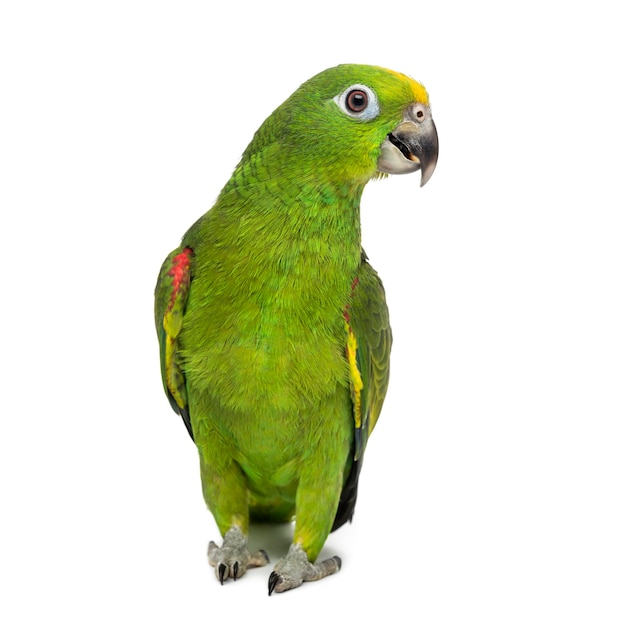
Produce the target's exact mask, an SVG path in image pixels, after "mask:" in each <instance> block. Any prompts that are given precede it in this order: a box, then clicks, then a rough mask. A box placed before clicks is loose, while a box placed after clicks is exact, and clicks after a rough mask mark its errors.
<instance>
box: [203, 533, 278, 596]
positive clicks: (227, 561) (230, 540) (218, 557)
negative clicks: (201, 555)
mask: <svg viewBox="0 0 626 621" xmlns="http://www.w3.org/2000/svg"><path fill="white" fill-rule="evenodd" d="M247 544H248V540H247V539H246V537H245V535H244V534H243V533H242V532H241V529H240V528H239V527H238V526H233V527H232V528H229V529H228V531H227V532H226V534H225V535H224V543H223V544H222V547H221V548H220V547H219V546H218V545H217V544H216V543H215V542H214V541H211V542H209V563H210V564H211V566H212V567H215V575H216V576H217V579H218V580H219V581H220V583H221V584H224V580H228V578H232V579H233V580H237V578H241V576H243V575H244V574H245V573H246V570H247V569H250V568H251V567H263V565H267V564H268V563H269V562H270V559H269V557H268V556H267V552H265V550H259V551H258V552H255V553H254V554H250V552H249V551H248V546H247Z"/></svg>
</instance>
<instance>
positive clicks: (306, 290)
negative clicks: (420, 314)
mask: <svg viewBox="0 0 626 621" xmlns="http://www.w3.org/2000/svg"><path fill="white" fill-rule="evenodd" d="M437 153H438V139H437V131H436V129H435V125H434V123H433V119H432V116H431V110H430V104H429V99H428V95H427V92H426V90H425V89H424V87H423V86H422V85H421V84H420V83H418V82H416V81H414V80H413V79H411V78H409V77H407V76H405V75H402V74H400V73H397V72H395V71H391V70H388V69H384V68H381V67H374V66H368V65H339V66H337V67H334V68H331V69H328V70H326V71H323V72H322V73H320V74H318V75H316V76H314V77H313V78H311V79H310V80H308V81H307V82H305V83H304V84H303V85H302V86H300V88H298V89H297V90H296V91H295V93H293V95H291V97H289V98H288V99H287V100H286V101H285V102H284V103H283V104H282V105H281V106H279V107H278V108H277V109H276V110H275V111H274V112H273V113H272V114H271V115H270V116H269V117H268V118H267V119H266V120H265V122H264V123H263V124H262V125H261V127H260V128H259V129H258V131H257V132H256V134H255V135H254V137H253V139H252V142H251V143H250V144H249V146H248V147H247V149H246V150H245V152H244V153H243V156H242V158H241V161H240V162H239V164H238V165H237V167H236V168H235V170H234V172H233V174H232V177H231V178H230V180H229V181H228V183H227V184H226V185H225V187H224V188H223V189H222V191H221V193H220V194H219V196H218V198H217V200H216V202H215V204H214V205H213V207H212V208H211V209H210V210H209V211H208V212H207V213H206V214H204V215H203V216H202V217H201V218H200V219H199V220H198V221H197V222H196V223H195V224H193V226H191V228H190V229H189V230H188V231H187V232H186V233H185V235H184V236H183V238H182V242H181V244H180V246H179V247H178V248H176V249H175V250H174V251H173V252H171V253H170V254H169V255H168V257H167V258H166V259H165V262H164V263H163V266H162V267H161V272H160V274H159V278H158V282H157V286H156V291H155V318H156V328H157V333H158V337H159V344H160V355H161V373H162V377H163V385H164V388H165V392H166V394H167V396H168V398H169V401H170V404H171V406H172V408H173V409H174V410H175V411H176V412H177V413H178V414H180V416H181V417H182V420H183V421H184V423H185V426H186V427H187V430H188V432H189V434H190V435H191V437H192V439H193V440H194V442H195V444H196V447H197V450H198V454H199V457H200V471H201V479H202V490H203V493H204V498H205V501H206V504H207V506H208V508H209V509H210V511H211V512H212V514H213V516H214V518H215V521H216V523H217V525H218V527H219V530H220V532H221V534H222V536H223V543H222V545H221V546H218V545H217V544H216V543H214V542H211V543H210V544H209V553H208V554H209V562H210V563H211V565H212V566H214V567H215V572H216V575H217V578H218V579H219V580H220V582H222V583H224V581H226V580H227V579H229V578H232V579H233V580H236V579H238V578H240V577H241V576H243V575H244V574H245V572H246V570H247V569H249V568H251V567H259V566H263V565H266V564H267V563H268V562H269V559H268V557H267V554H266V553H265V552H263V551H262V550H261V551H255V552H251V551H250V550H249V549H248V546H247V535H248V528H249V524H250V520H258V521H265V522H288V521H292V520H294V519H295V525H294V533H293V542H292V544H291V546H290V547H289V550H288V551H287V552H286V555H285V556H284V557H283V558H282V559H280V560H279V561H278V562H277V564H276V565H275V566H274V569H273V571H272V572H271V574H270V576H269V584H268V587H269V593H270V595H271V593H272V592H274V591H275V592H281V591H286V590H288V589H293V588H295V587H298V586H300V585H301V584H302V583H303V582H306V581H312V580H319V579H320V578H323V577H325V576H328V575H330V574H333V573H335V572H337V571H339V569H340V567H341V560H340V559H339V557H336V556H335V557H333V558H329V559H325V560H322V561H318V560H317V557H318V555H319V553H320V551H321V549H322V546H323V545H324V542H325V540H326V538H327V537H328V535H329V533H330V532H331V531H332V530H334V529H336V528H338V527H340V526H341V525H343V524H344V523H345V522H347V521H348V520H351V519H352V514H353V512H354V508H355V503H356V498H357V484H358V479H359V472H360V470H361V465H362V462H363V456H364V451H365V448H366V445H367V439H368V437H369V435H370V434H371V432H372V430H373V429H374V426H375V425H376V421H377V419H378V416H379V414H380V411H381V408H382V404H383V400H384V397H385V393H386V390H387V384H388V380H389V356H390V350H391V329H390V326H389V316H388V311H387V304H386V302H385V293H384V289H383V286H382V283H381V281H380V279H379V277H378V275H377V273H376V272H375V271H374V269H373V268H372V267H371V266H370V264H369V263H368V260H367V257H366V255H365V252H364V251H363V249H362V247H361V223H360V214H359V209H360V201H361V195H362V192H363V188H364V187H365V185H366V184H367V182H368V181H369V180H370V179H373V178H376V177H380V176H385V175H387V174H403V173H411V172H414V171H418V170H419V171H421V185H424V184H425V183H426V182H427V181H428V180H429V179H430V177H431V175H432V174H433V171H434V170H435V165H436V163H437Z"/></svg>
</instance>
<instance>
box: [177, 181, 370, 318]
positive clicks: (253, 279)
mask: <svg viewBox="0 0 626 621" xmlns="http://www.w3.org/2000/svg"><path fill="white" fill-rule="evenodd" d="M363 185H364V184H355V185H352V186H350V185H342V186H337V185H333V184H330V183H327V184H324V183H319V181H317V182H314V181H304V180H299V181H298V182H297V183H291V184H284V185H279V184H278V182H272V180H271V179H270V180H268V181H267V182H266V183H263V184H261V183H255V184H241V183H240V184H232V183H231V184H229V185H227V186H226V187H225V188H224V190H223V192H222V194H221V195H220V197H219V198H218V201H217V203H216V205H215V207H213V209H212V210H210V211H209V212H207V214H205V216H204V217H203V218H201V219H200V220H199V221H198V222H197V223H196V225H194V227H192V229H191V230H190V231H189V233H188V234H187V235H186V238H185V240H184V243H186V244H188V245H190V246H191V247H192V248H196V249H198V250H199V251H198V252H197V253H196V256H197V257H198V260H199V261H207V265H206V268H207V269H209V270H210V271H211V272H212V273H214V274H215V278H217V277H218V276H219V275H221V274H228V275H229V276H228V278H229V283H230V284H229V286H230V287H231V288H232V287H233V284H232V283H236V286H237V287H238V288H239V289H240V290H239V291H237V292H236V291H233V294H234V295H237V296H239V295H246V296H252V297H254V296H258V297H259V299H261V298H263V301H264V305H266V304H267V297H266V296H268V295H269V296H272V295H277V296H282V297H281V298H280V300H279V301H280V303H281V304H282V305H283V306H284V305H285V304H287V303H288V304H289V305H290V306H296V305H298V304H302V305H305V306H309V307H310V305H311V304H312V303H313V302H314V303H315V304H317V305H318V307H320V302H319V300H320V299H324V298H327V299H328V301H329V303H330V304H332V305H335V308H336V304H341V305H342V307H343V304H345V300H343V298H342V297H341V296H343V295H344V294H346V295H349V291H350V285H351V283H352V280H353V278H354V275H355V272H356V269H357V267H358V266H359V264H360V261H361V225H360V200H361V194H362V191H363ZM208 263H210V265H209V264H208ZM233 276H234V278H233ZM338 296H339V297H341V301H340V300H339V299H338ZM322 306H323V305H322Z"/></svg>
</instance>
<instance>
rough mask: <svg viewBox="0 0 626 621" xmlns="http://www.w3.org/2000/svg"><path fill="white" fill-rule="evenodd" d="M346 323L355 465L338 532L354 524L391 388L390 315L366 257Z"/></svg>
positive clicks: (344, 494) (343, 498)
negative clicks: (367, 457) (364, 467)
mask: <svg viewBox="0 0 626 621" xmlns="http://www.w3.org/2000/svg"><path fill="white" fill-rule="evenodd" d="M344 319H345V322H346V335H347V343H346V356H347V358H348V363H349V365H350V389H351V393H352V408H353V414H354V461H353V463H352V467H351V470H350V474H349V476H348V479H347V481H346V483H345V484H344V487H343V490H342V493H341V499H340V501H339V508H338V510H337V516H336V517H335V523H334V525H333V530H334V529H336V528H339V526H341V525H342V524H343V523H345V522H346V521H347V520H350V519H352V513H353V512H354V506H355V504H356V494H357V485H358V479H359V473H360V471H361V464H362V461H363V454H364V452H365V446H366V444H367V439H368V437H369V435H370V433H371V432H372V430H373V429H374V425H376V421H377V420H378V416H379V415H380V411H381V409H382V406H383V400H384V399H385V394H386V392H387V385H388V384H389V357H390V354H391V340H392V339H391V327H390V325H389V311H388V309H387V302H386V301H385V290H384V289H383V284H382V282H381V280H380V278H379V277H378V274H377V273H376V272H375V271H374V269H373V268H372V267H371V265H370V264H369V263H367V261H366V257H365V256H364V257H363V262H362V263H361V267H360V268H359V271H358V274H357V277H356V278H355V280H354V283H353V285H352V299H351V301H350V304H349V305H348V306H347V307H346V309H345V311H344Z"/></svg>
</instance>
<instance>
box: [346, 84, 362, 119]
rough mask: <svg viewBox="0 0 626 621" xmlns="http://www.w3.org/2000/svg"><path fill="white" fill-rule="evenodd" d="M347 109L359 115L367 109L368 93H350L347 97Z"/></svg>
mask: <svg viewBox="0 0 626 621" xmlns="http://www.w3.org/2000/svg"><path fill="white" fill-rule="evenodd" d="M346 108H348V110H350V112H354V113H355V114H358V113H359V112H363V110H365V108H367V93H366V92H365V91H358V90H354V91H350V92H349V93H348V95H347V96H346Z"/></svg>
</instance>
